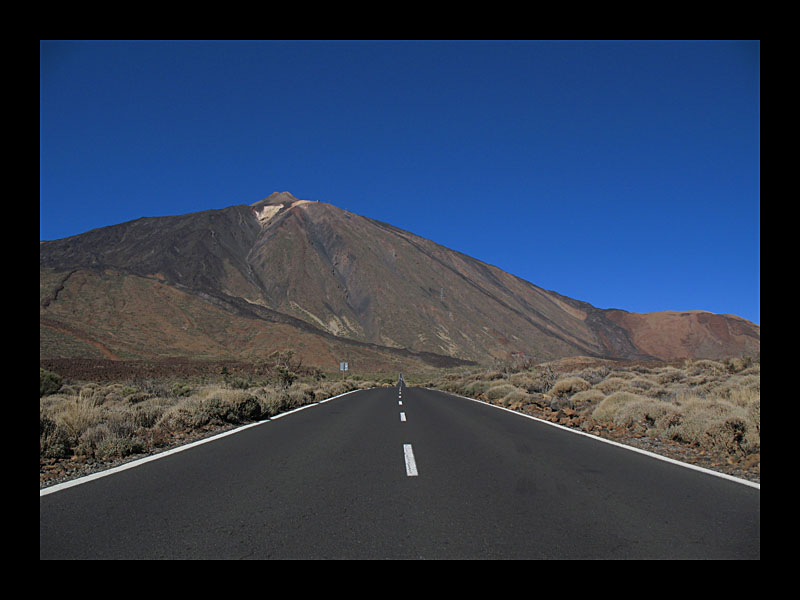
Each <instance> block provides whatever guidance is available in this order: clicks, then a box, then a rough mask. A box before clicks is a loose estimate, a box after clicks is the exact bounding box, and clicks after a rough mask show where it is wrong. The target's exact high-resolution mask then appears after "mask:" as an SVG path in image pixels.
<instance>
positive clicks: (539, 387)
mask: <svg viewBox="0 0 800 600" xmlns="http://www.w3.org/2000/svg"><path fill="white" fill-rule="evenodd" d="M295 366H296V365H295ZM290 367H292V365H291V363H290V362H288V361H283V362H275V363H274V364H273V365H272V366H271V370H270V371H269V373H268V374H267V375H266V376H265V377H263V378H258V377H250V376H247V377H241V376H231V375H230V374H228V373H226V372H225V370H223V373H222V374H221V375H220V376H219V377H217V378H212V379H213V380H211V381H209V380H207V378H202V379H192V378H170V377H139V378H133V379H131V380H128V381H114V382H86V381H72V380H68V379H62V378H61V377H60V376H59V375H58V374H55V373H51V372H48V371H45V370H43V369H41V368H40V398H39V465H40V469H39V474H40V485H43V486H45V485H49V484H52V483H56V482H58V481H63V480H65V479H69V478H72V477H75V476H79V475H82V474H85V473H87V472H91V471H93V470H100V469H104V468H108V467H109V466H111V465H113V464H117V463H119V462H121V461H125V460H130V459H133V458H136V457H138V456H141V455H146V454H152V453H154V452H159V451H162V450H164V449H168V448H171V447H174V446H177V445H180V444H183V443H186V442H188V441H191V440H194V439H198V438H202V437H204V436H207V435H212V434H214V433H217V432H219V431H223V430H225V429H230V428H232V427H236V426H238V425H241V424H245V423H249V422H253V421H258V420H261V419H267V418H270V417H272V416H275V415H277V414H279V413H282V412H285V411H288V410H291V409H293V408H297V407H300V406H303V405H306V404H310V403H313V402H318V401H320V400H323V399H326V398H330V397H333V396H336V395H338V394H342V393H344V392H348V391H351V390H356V389H368V388H372V387H380V386H394V385H396V383H397V381H396V378H395V377H376V378H357V377H349V378H348V379H346V380H344V381H342V380H340V379H339V378H338V377H336V376H330V377H326V376H324V375H323V374H321V373H319V372H310V373H305V374H303V373H302V372H300V371H302V370H301V369H296V370H297V371H298V372H297V373H296V372H294V371H293V370H291V368H290ZM407 380H409V384H412V385H415V384H420V385H425V386H427V387H431V388H434V389H439V390H443V391H447V392H452V393H456V394H460V395H463V396H468V397H471V398H475V399H478V400H482V401H485V402H489V403H492V404H497V405H500V406H503V407H506V408H509V409H511V410H516V411H521V412H524V413H526V414H530V415H532V416H536V417H539V418H542V419H546V420H549V421H551V422H554V423H558V424H561V425H564V426H567V427H574V428H577V429H580V430H582V431H585V432H587V433H590V434H595V435H599V436H603V437H607V438H611V439H615V440H618V441H620V442H622V443H626V444H631V445H635V446H639V447H642V448H645V449H647V450H651V451H654V452H657V453H660V454H665V455H667V456H671V457H672V458H676V459H678V460H682V461H685V462H693V463H696V464H701V465H703V466H706V467H709V468H713V469H717V470H721V471H725V472H729V473H731V474H734V475H737V476H740V477H744V478H747V479H750V480H754V481H760V461H761V361H760V357H759V358H758V359H752V358H747V357H745V358H733V359H728V360H724V361H713V360H686V361H683V362H680V363H670V364H662V363H659V364H655V363H653V364H649V363H647V364H646V363H617V362H613V361H607V360H599V359H592V358H584V357H579V358H568V359H562V360H560V361H555V362H551V363H545V364H539V365H530V364H528V365H524V366H517V367H510V366H507V365H506V366H498V367H497V368H485V367H484V368H472V369H459V370H455V371H449V372H446V373H444V374H441V375H439V376H438V377H430V376H427V377H421V378H415V377H413V376H408V377H407Z"/></svg>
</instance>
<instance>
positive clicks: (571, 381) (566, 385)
mask: <svg viewBox="0 0 800 600" xmlns="http://www.w3.org/2000/svg"><path fill="white" fill-rule="evenodd" d="M590 387H592V386H591V385H589V382H588V381H586V380H585V379H582V378H580V377H567V378H566V379H559V380H558V381H557V382H556V383H555V385H554V386H553V387H552V388H550V394H551V395H552V396H555V397H556V398H564V397H569V396H572V395H573V394H576V393H578V392H583V391H586V390H588V389H589V388H590Z"/></svg>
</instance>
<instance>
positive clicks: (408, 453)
mask: <svg viewBox="0 0 800 600" xmlns="http://www.w3.org/2000/svg"><path fill="white" fill-rule="evenodd" d="M403 454H404V455H405V458H406V475H408V476H409V477H416V476H417V475H418V474H419V473H417V461H415V460H414V451H413V450H412V449H411V444H403Z"/></svg>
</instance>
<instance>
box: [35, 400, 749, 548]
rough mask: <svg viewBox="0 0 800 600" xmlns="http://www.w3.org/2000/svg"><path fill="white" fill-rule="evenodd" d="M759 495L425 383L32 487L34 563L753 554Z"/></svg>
mask: <svg viewBox="0 0 800 600" xmlns="http://www.w3.org/2000/svg"><path fill="white" fill-rule="evenodd" d="M760 511H761V492H760V489H754V488H752V487H748V486H746V485H743V484H741V483H737V482H733V481H729V480H725V479H722V478H719V477H715V476H712V475H708V474H705V473H701V472H697V471H694V470H691V469H687V468H684V467H681V466H678V465H674V464H670V463H668V462H664V461H660V460H657V459H654V458H651V457H649V456H645V455H642V454H639V453H636V452H632V451H629V450H625V449H622V448H618V447H616V446H613V445H610V444H606V443H603V442H600V441H598V440H596V439H592V438H590V437H587V436H582V435H577V434H574V433H570V432H567V431H564V430H562V429H559V428H556V427H552V426H550V425H547V424H544V423H541V422H537V421H534V420H532V419H528V418H524V417H521V416H518V415H515V414H512V413H510V412H508V411H503V410H500V409H497V408H495V407H492V406H489V405H486V404H482V403H479V402H474V401H470V400H467V399H464V398H459V397H456V396H452V395H449V394H444V393H440V392H434V391H430V390H426V389H421V388H403V389H402V392H401V391H399V390H398V388H383V389H373V390H367V391H361V392H355V393H351V394H348V395H345V396H342V397H339V398H335V399H333V400H331V401H329V402H325V403H320V404H317V405H313V406H310V407H308V408H306V409H304V410H300V411H297V412H294V413H291V414H288V415H286V416H284V417H282V418H279V419H274V420H271V421H267V422H264V423H262V424H259V425H256V426H254V427H249V428H247V429H245V430H243V431H240V432H238V433H236V434H233V435H229V436H226V437H224V438H221V439H217V440H215V441H212V442H209V443H206V444H203V445H199V446H196V447H193V448H191V449H188V450H185V451H183V452H179V453H175V454H172V455H169V456H166V457H165V458H162V459H159V460H153V461H151V462H148V463H146V464H143V465H141V466H137V467H135V468H131V469H128V470H125V471H122V472H119V473H115V474H113V475H109V476H107V477H103V478H100V479H96V480H94V481H90V482H87V483H84V484H81V485H77V486H74V487H70V488H67V489H62V490H60V491H56V492H54V493H49V494H44V495H42V494H40V498H39V556H40V558H41V559H61V558H63V559H67V558H70V559H72V558H97V559H199V558H224V559H237V558H251V559H270V558H271V559H459V558H465V559H645V558H648V559H683V558H688V559H714V558H724V559H760V555H761V542H760Z"/></svg>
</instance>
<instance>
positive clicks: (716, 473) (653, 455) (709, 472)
mask: <svg viewBox="0 0 800 600" xmlns="http://www.w3.org/2000/svg"><path fill="white" fill-rule="evenodd" d="M425 389H427V390H430V391H432V392H441V393H443V394H450V395H451V396H455V397H457V398H463V399H464V400H472V401H473V402H477V403H479V404H483V405H486V406H491V407H493V408H499V409H500V410H504V411H506V412H510V413H511V414H514V415H519V416H520V417H526V418H528V419H533V420H534V421H539V422H540V423H544V424H545V425H551V426H553V427H558V428H559V429H563V430H564V431H569V432H570V433H575V434H578V435H583V436H585V437H588V438H589V439H592V440H597V441H598V442H604V443H606V444H611V445H612V446H617V447H619V448H624V449H625V450H631V451H633V452H638V453H639V454H644V455H645V456H649V457H651V458H657V459H658V460H663V461H665V462H668V463H672V464H674V465H679V466H681V467H686V468H687V469H693V470H695V471H700V472H701V473H705V474H707V475H714V476H715V477H721V478H722V479H728V480H730V481H734V482H736V483H741V484H743V485H748V486H750V487H752V488H756V489H757V490H761V484H760V483H756V482H755V481H748V480H747V479H741V478H740V477H734V476H733V475H728V474H727V473H720V472H719V471H713V470H711V469H706V468H705V467H698V466H697V465H693V464H691V463H685V462H681V461H679V460H675V459H674V458H669V457H668V456H662V455H660V454H656V453H655V452H650V451H649V450H642V449H641V448H636V447H635V446H628V445H626V444H621V443H619V442H615V441H614V440H607V439H605V438H602V437H600V436H598V435H592V434H591V433H587V432H585V431H580V430H579V429H573V428H572V427H565V426H564V425H559V424H558V423H553V422H551V421H546V420H545V419H540V418H538V417H534V416H532V415H526V414H525V413H521V412H519V411H516V410H511V409H510V408H506V407H505V406H498V405H496V404H489V403H488V402H484V401H482V400H476V399H475V398H469V397H467V396H461V395H460V394H454V393H453V392H443V391H442V390H437V389H434V388H425Z"/></svg>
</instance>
